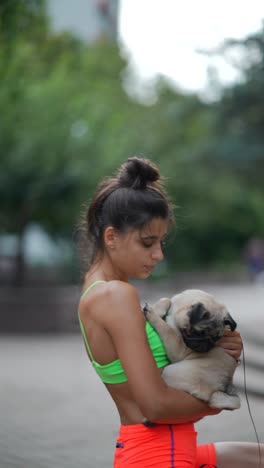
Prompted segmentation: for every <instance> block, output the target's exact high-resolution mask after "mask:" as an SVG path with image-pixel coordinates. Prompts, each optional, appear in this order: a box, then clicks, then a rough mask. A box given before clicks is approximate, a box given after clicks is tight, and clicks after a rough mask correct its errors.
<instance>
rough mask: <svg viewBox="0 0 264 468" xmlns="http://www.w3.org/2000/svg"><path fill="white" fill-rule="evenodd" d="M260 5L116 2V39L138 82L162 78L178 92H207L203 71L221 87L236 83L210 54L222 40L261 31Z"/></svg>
mask: <svg viewBox="0 0 264 468" xmlns="http://www.w3.org/2000/svg"><path fill="white" fill-rule="evenodd" d="M262 19H264V0H242V1H241V0H240V1H239V0H213V1H212V0H199V1H197V0H183V1H182V0H181V1H179V0H120V17H119V36H120V42H121V47H122V50H123V53H125V55H127V56H129V58H130V63H131V68H132V69H133V70H134V73H135V75H136V76H137V80H138V82H142V83H144V82H145V83H146V82H147V81H148V80H149V79H151V78H153V77H154V76H156V74H163V75H165V76H166V77H168V78H169V79H170V80H172V81H173V83H174V84H175V85H176V86H177V87H178V86H179V87H180V88H182V89H183V90H187V91H188V90H190V91H198V92H199V91H203V90H205V89H206V88H207V67H208V65H214V66H216V67H217V70H218V76H219V80H220V82H221V83H223V84H226V83H230V82H232V81H233V80H234V79H236V78H237V72H235V71H234V69H233V68H232V67H231V66H230V65H228V64H227V63H226V62H225V61H224V60H223V59H220V58H214V59H212V58H211V59H209V58H208V57H206V56H204V55H202V54H200V53H198V52H197V49H213V48H215V47H217V46H218V45H219V44H220V43H222V41H223V40H224V39H225V38H243V37H245V36H247V35H248V34H249V33H251V32H254V31H257V30H259V29H260V28H261V25H262Z"/></svg>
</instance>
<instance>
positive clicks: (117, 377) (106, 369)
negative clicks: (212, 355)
mask: <svg viewBox="0 0 264 468" xmlns="http://www.w3.org/2000/svg"><path fill="white" fill-rule="evenodd" d="M98 283H105V281H103V280H98V281H95V282H94V283H92V284H91V285H90V286H88V288H87V289H86V290H85V291H84V293H83V294H82V296H81V298H83V297H84V296H85V295H86V294H87V293H88V291H90V289H91V288H92V287H93V286H95V285H96V284H98ZM78 317H79V322H80V328H81V332H82V335H83V338H84V341H85V344H86V348H87V351H88V353H89V356H90V358H91V362H92V364H93V367H94V369H95V371H96V372H97V374H98V375H99V377H100V378H101V380H102V381H103V382H104V383H107V384H117V383H123V382H127V376H126V374H125V371H124V369H123V367H122V364H121V361H120V359H115V361H112V362H109V363H108V364H99V362H96V361H95V360H94V358H93V354H92V351H91V348H90V346H89V343H88V339H87V336H86V332H85V329H84V326H83V323H82V321H81V317H80V313H79V311H78ZM146 333H147V337H148V342H149V346H150V349H151V351H152V354H153V357H154V359H155V361H156V364H157V367H158V368H160V367H164V366H167V365H168V364H169V363H170V361H169V359H168V356H167V354H166V351H165V348H164V346H163V343H162V341H161V339H160V337H159V335H158V333H157V332H156V330H154V328H153V327H152V326H151V325H150V323H149V322H146Z"/></svg>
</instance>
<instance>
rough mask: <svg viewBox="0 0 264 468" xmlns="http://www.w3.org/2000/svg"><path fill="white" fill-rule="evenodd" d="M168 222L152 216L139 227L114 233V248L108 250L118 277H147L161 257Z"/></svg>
mask: <svg viewBox="0 0 264 468" xmlns="http://www.w3.org/2000/svg"><path fill="white" fill-rule="evenodd" d="M167 230H168V222H167V221H166V220H164V219H162V218H154V219H153V220H152V221H151V222H150V223H148V224H146V225H145V226H143V227H142V228H141V229H133V230H130V231H129V232H127V233H125V234H122V233H118V232H116V233H115V248H114V250H113V252H110V256H111V259H112V265H113V266H114V268H115V269H116V270H117V271H118V273H119V277H120V279H127V278H128V277H134V278H140V279H144V278H147V277H148V276H149V275H150V273H151V272H152V270H153V269H154V268H155V266H156V265H157V263H158V262H159V261H160V260H162V259H163V252H162V247H163V243H164V240H165V237H166V234H167Z"/></svg>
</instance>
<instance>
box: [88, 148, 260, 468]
mask: <svg viewBox="0 0 264 468" xmlns="http://www.w3.org/2000/svg"><path fill="white" fill-rule="evenodd" d="M172 222H173V210H172V205H171V203H170V200H169V199H168V197H167V195H166V193H165V191H164V189H163V187H162V184H161V181H160V174H159V171H158V169H157V167H156V166H154V165H153V164H152V163H151V162H150V161H148V160H144V159H139V158H136V157H134V158H129V159H128V160H127V162H126V163H124V164H123V165H122V166H121V168H120V169H119V171H118V173H117V175H116V176H115V177H112V178H107V179H105V180H104V181H103V182H102V183H101V184H100V185H99V187H98V189H97V192H96V193H95V196H94V198H93V200H92V201H91V203H90V206H89V208H88V211H87V215H86V228H87V236H88V241H89V246H90V247H91V246H92V256H91V262H90V267H89V270H88V272H87V274H86V276H85V281H84V286H83V295H82V297H81V300H80V306H79V319H80V326H81V330H82V333H83V337H84V340H85V345H86V349H87V353H88V356H89V357H90V359H91V361H92V363H93V366H94V368H95V370H96V372H97V373H98V375H99V376H100V378H101V379H102V381H103V382H104V384H105V386H106V388H107V390H108V392H109V393H110V395H111V397H112V399H113V401H114V403H115V404H116V407H117V410H118V412H119V415H120V421H121V427H120V432H119V436H118V439H117V443H116V452H115V459H114V468H129V467H163V468H164V467H174V466H175V467H176V466H177V467H179V468H187V467H189V468H190V467H193V468H198V467H202V466H208V467H213V466H216V465H217V467H218V468H236V467H237V468H238V467H239V468H243V467H245V468H246V467H247V468H248V467H249V466H250V467H252V468H254V467H256V468H257V466H258V447H257V446H256V445H255V444H239V443H220V444H208V445H203V446H199V447H197V446H196V433H195V430H194V424H193V423H194V422H195V421H197V420H199V419H201V418H203V417H204V416H208V415H216V414H218V413H219V410H216V409H213V408H209V407H208V405H207V404H205V403H204V402H202V401H200V400H198V399H196V398H194V397H192V396H191V395H189V394H187V393H185V392H182V391H178V390H175V389H172V388H170V387H168V386H166V384H165V383H164V381H163V379H162V378H161V370H162V368H163V367H164V366H165V365H167V364H168V363H169V361H168V358H167V356H166V353H165V350H164V347H163V345H162V342H161V340H160V339H159V337H158V335H157V333H156V332H155V330H154V329H153V328H152V327H151V326H150V325H149V324H148V323H146V322H145V319H144V316H143V314H142V311H141V307H140V302H139V299H138V295H137V292H136V289H135V288H134V287H133V286H132V285H131V284H129V278H131V277H133V278H138V279H145V278H147V277H148V276H149V275H150V273H151V271H152V270H153V268H155V266H156V265H157V263H158V262H159V261H160V260H162V259H163V244H164V241H165V238H166V235H167V232H168V229H169V227H170V225H171V223H172ZM218 345H219V346H222V347H223V348H224V349H225V350H226V352H228V353H229V354H230V355H232V356H233V357H234V359H238V358H239V356H240V353H241V348H242V344H241V338H240V335H239V333H238V332H228V333H227V335H226V336H225V337H223V338H222V339H221V340H220V341H219V342H218ZM146 419H147V420H149V421H152V422H154V423H155V424H154V425H151V426H148V425H147V426H145V425H144V424H143V421H144V420H146Z"/></svg>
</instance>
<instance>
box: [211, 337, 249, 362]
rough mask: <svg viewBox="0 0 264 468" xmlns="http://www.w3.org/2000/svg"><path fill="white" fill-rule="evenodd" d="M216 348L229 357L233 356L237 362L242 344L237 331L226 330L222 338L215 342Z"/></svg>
mask: <svg viewBox="0 0 264 468" xmlns="http://www.w3.org/2000/svg"><path fill="white" fill-rule="evenodd" d="M216 344H217V346H220V347H221V348H223V349H224V350H225V351H226V352H227V353H228V354H230V356H233V358H235V360H236V361H239V358H240V355H241V352H242V348H243V343H242V338H241V336H240V333H239V332H238V331H233V332H232V331H230V330H226V331H225V334H224V336H223V337H222V338H221V339H220V340H219V341H217V343H216Z"/></svg>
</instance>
